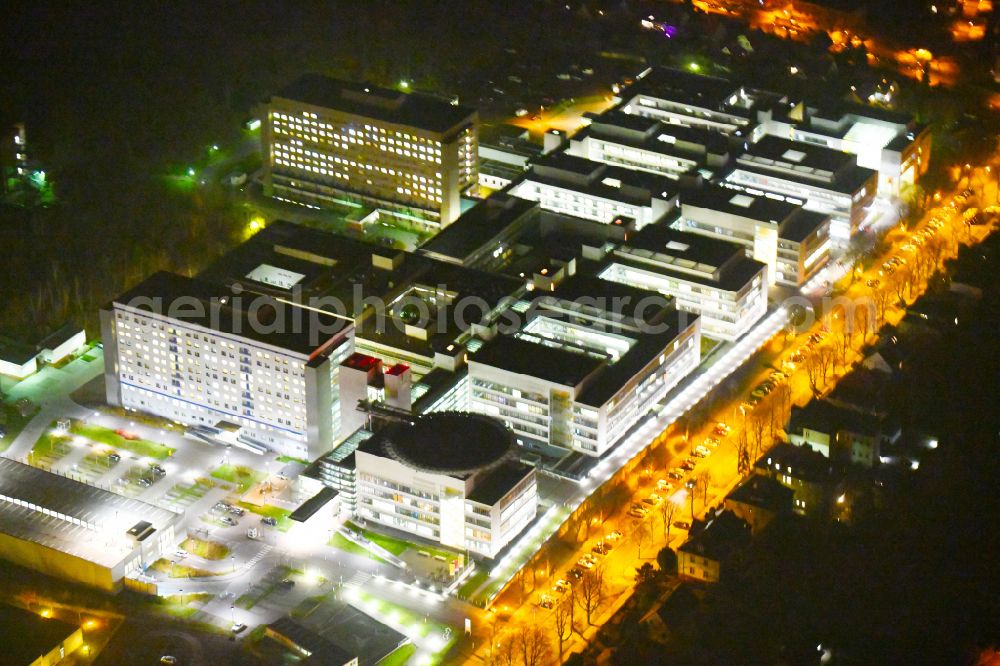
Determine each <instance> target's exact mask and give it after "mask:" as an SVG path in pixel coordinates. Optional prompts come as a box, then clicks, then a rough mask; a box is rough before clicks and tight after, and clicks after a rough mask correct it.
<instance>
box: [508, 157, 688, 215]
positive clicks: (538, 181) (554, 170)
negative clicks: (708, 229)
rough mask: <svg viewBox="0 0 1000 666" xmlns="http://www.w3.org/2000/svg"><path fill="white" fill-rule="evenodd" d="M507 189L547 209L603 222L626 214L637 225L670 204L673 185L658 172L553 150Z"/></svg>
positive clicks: (663, 212)
mask: <svg viewBox="0 0 1000 666" xmlns="http://www.w3.org/2000/svg"><path fill="white" fill-rule="evenodd" d="M508 191H509V193H510V194H512V195H514V196H516V197H521V198H522V199H529V200H531V201H537V202H538V203H539V204H540V205H541V207H542V208H544V209H546V210H550V211H554V212H557V213H564V214H566V215H574V216H576V217H582V218H584V219H587V220H593V221H595V222H601V223H604V224H611V223H612V222H614V221H615V220H618V219H621V218H628V219H631V220H634V222H635V226H636V227H637V228H640V229H641V228H642V227H644V226H646V225H647V224H651V223H652V222H656V221H657V220H659V219H660V218H662V217H663V216H664V215H666V214H667V213H668V212H670V211H671V210H672V209H673V207H674V205H675V204H676V202H677V191H678V188H677V183H676V181H674V180H671V179H670V178H667V177H666V176H662V175H660V174H655V173H648V172H644V171H635V170H632V169H626V168H623V167H618V166H611V165H608V164H602V163H601V162H594V161H591V160H588V159H584V158H582V157H577V156H575V155H569V154H566V153H564V152H557V153H552V154H550V155H547V156H546V157H544V158H542V159H541V160H539V161H538V162H535V163H534V164H533V165H532V167H531V170H530V171H528V172H527V173H526V174H525V175H524V177H523V178H522V179H521V180H520V181H518V182H517V183H515V184H514V185H512V186H511V187H510V189H509V190H508Z"/></svg>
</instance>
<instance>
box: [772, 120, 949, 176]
mask: <svg viewBox="0 0 1000 666" xmlns="http://www.w3.org/2000/svg"><path fill="white" fill-rule="evenodd" d="M764 135H772V136H776V137H781V138H786V139H791V140H793V141H795V142H798V143H803V144H808V145H811V146H821V147H826V148H831V149H833V150H838V151H843V152H847V153H850V154H852V155H854V156H855V158H856V162H857V165H858V166H859V167H864V168H867V169H874V170H876V171H878V174H879V175H878V191H879V192H883V193H886V194H898V193H899V191H900V188H901V187H904V186H905V185H908V184H912V183H914V182H915V181H916V179H917V178H919V177H920V176H921V175H923V174H924V173H926V171H927V168H928V167H929V166H930V160H931V134H930V128H929V127H928V126H927V125H922V124H919V123H917V122H915V121H914V119H913V118H912V117H909V116H906V115H905V114H902V113H898V112H895V111H888V110H886V109H879V108H875V107H870V106H861V105H859V104H848V103H846V102H839V103H835V104H822V105H819V104H812V103H810V102H799V103H797V104H794V105H791V106H788V107H787V109H786V108H782V112H781V113H776V114H774V115H773V116H772V117H771V118H770V119H769V120H768V121H767V122H763V123H761V124H760V125H759V126H758V127H757V128H755V131H754V137H755V138H760V137H761V136H764Z"/></svg>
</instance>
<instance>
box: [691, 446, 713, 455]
mask: <svg viewBox="0 0 1000 666" xmlns="http://www.w3.org/2000/svg"><path fill="white" fill-rule="evenodd" d="M694 455H696V456H698V457H699V458H707V457H709V456H710V455H712V449H710V448H708V447H707V446H696V447H695V449H694Z"/></svg>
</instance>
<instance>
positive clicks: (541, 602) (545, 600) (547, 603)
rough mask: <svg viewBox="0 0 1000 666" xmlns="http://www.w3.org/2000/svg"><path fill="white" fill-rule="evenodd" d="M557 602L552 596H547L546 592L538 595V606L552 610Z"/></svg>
mask: <svg viewBox="0 0 1000 666" xmlns="http://www.w3.org/2000/svg"><path fill="white" fill-rule="evenodd" d="M554 605H555V604H554V603H553V601H552V597H547V596H545V595H544V594H543V595H541V596H540V597H538V607H539V608H544V609H546V610H550V609H551V608H552V607H553V606H554Z"/></svg>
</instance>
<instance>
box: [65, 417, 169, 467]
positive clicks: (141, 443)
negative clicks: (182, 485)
mask: <svg viewBox="0 0 1000 666" xmlns="http://www.w3.org/2000/svg"><path fill="white" fill-rule="evenodd" d="M70 432H72V433H73V434H75V435H80V436H82V437H86V438H87V439H89V440H92V441H95V442H99V443H101V444H107V445H108V446H111V447H113V448H116V449H121V450H123V451H128V452H130V453H134V454H135V455H137V456H141V457H144V458H155V459H156V460H163V459H165V458H169V457H170V456H172V455H173V454H174V449H172V448H171V447H169V446H166V445H164V444H158V443H156V442H151V441H150V440H148V439H125V438H124V437H122V436H121V435H119V434H118V433H116V432H115V431H114V430H112V429H111V428H105V427H104V426H99V425H93V424H90V423H82V422H79V421H74V422H73V426H72V427H71V428H70Z"/></svg>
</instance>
